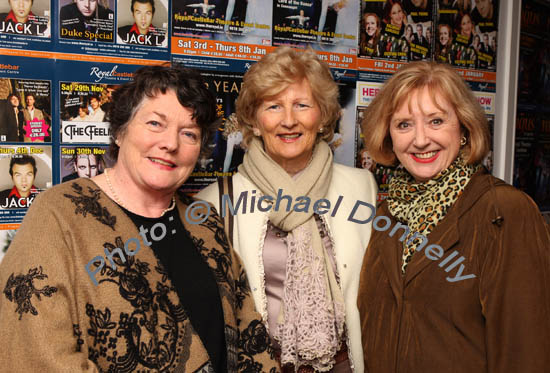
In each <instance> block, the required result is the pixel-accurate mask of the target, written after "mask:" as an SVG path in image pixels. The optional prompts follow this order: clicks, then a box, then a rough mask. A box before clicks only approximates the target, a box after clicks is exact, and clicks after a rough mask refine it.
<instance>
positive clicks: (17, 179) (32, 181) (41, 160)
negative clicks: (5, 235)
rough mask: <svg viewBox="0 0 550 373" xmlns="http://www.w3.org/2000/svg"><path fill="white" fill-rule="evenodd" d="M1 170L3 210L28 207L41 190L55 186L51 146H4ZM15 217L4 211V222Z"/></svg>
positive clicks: (0, 206)
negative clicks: (5, 213)
mask: <svg viewBox="0 0 550 373" xmlns="http://www.w3.org/2000/svg"><path fill="white" fill-rule="evenodd" d="M0 174H1V175H3V176H2V178H0V210H12V209H27V208H28V207H29V206H30V205H31V204H32V202H33V201H34V198H35V197H36V196H37V195H38V194H39V193H40V192H42V191H44V190H46V189H47V188H50V187H51V186H52V150H51V147H50V146H47V145H4V146H0ZM23 213H24V212H23ZM13 217H14V216H12V214H8V215H4V214H2V215H0V223H11V221H7V220H9V219H10V218H13ZM4 218H5V219H4Z"/></svg>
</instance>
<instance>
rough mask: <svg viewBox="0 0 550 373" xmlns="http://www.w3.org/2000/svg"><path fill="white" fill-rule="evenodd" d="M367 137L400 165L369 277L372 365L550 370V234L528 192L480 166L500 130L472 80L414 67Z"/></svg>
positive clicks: (366, 299)
mask: <svg viewBox="0 0 550 373" xmlns="http://www.w3.org/2000/svg"><path fill="white" fill-rule="evenodd" d="M363 133H364V136H365V142H366V147H367V148H368V149H369V152H370V153H371V155H372V157H373V158H374V160H375V161H376V162H378V163H381V164H383V165H388V166H389V165H397V164H399V165H400V166H401V167H400V169H398V171H396V172H395V174H394V175H393V178H392V179H391V181H390V183H389V193H388V198H387V199H386V200H384V201H383V202H382V204H381V205H380V206H379V208H378V210H377V213H376V215H377V217H376V218H375V219H374V220H373V227H374V230H375V232H374V233H373V236H372V239H371V241H370V242H371V243H370V245H369V247H368V249H367V253H366V254H365V257H364V261H363V268H362V270H361V279H360V288H359V297H358V307H359V312H360V314H361V332H362V341H363V349H364V357H365V369H366V370H368V371H369V372H388V373H389V372H396V371H399V372H488V373H496V372H498V373H502V372H505V373H506V372H542V371H546V370H548V366H549V365H550V355H549V354H548V351H550V324H549V323H548V311H549V310H550V233H549V232H548V231H547V229H546V227H545V224H544V221H543V220H542V217H541V214H540V212H539V211H538V208H537V206H536V205H535V204H534V202H533V201H532V200H531V199H530V198H529V197H528V196H527V195H525V194H524V193H522V192H520V191H518V190H516V189H515V188H513V187H512V186H510V185H508V184H506V183H505V182H503V181H502V180H499V179H497V178H495V177H493V176H491V175H490V174H489V173H488V172H487V170H486V169H485V168H484V167H483V166H482V165H481V161H482V159H483V157H484V156H485V155H486V154H487V152H488V151H489V144H490V136H489V130H488V126H487V120H486V119H485V115H484V112H483V110H482V108H481V107H480V105H479V104H478V102H477V99H476V98H475V96H474V95H473V93H472V92H471V90H470V89H469V88H468V86H467V84H466V83H465V82H464V81H463V80H462V78H461V77H460V76H459V75H458V74H457V73H456V72H455V71H454V70H453V69H452V68H451V67H449V66H448V65H446V64H436V63H430V62H414V63H410V64H408V65H405V66H403V67H402V68H400V69H399V70H398V71H397V72H396V74H395V75H394V76H393V77H392V78H390V79H389V80H388V81H387V82H386V84H385V85H384V87H383V88H382V89H381V90H380V92H379V93H378V95H377V96H376V98H375V99H374V100H373V101H372V103H371V104H370V105H369V107H368V109H367V111H366V113H365V119H364V121H363ZM422 250H424V252H422ZM426 351H429V353H426Z"/></svg>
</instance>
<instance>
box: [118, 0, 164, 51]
mask: <svg viewBox="0 0 550 373" xmlns="http://www.w3.org/2000/svg"><path fill="white" fill-rule="evenodd" d="M117 3H118V4H117V7H118V8H117V9H118V14H117V16H118V17H117V18H118V19H117V25H118V29H117V38H116V40H117V43H119V44H131V45H139V46H144V47H164V48H166V47H168V35H167V32H168V2H167V0H156V1H155V0H144V1H135V2H134V3H133V5H132V2H131V0H118V2H117Z"/></svg>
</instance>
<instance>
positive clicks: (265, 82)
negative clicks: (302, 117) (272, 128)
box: [236, 47, 341, 147]
mask: <svg viewBox="0 0 550 373" xmlns="http://www.w3.org/2000/svg"><path fill="white" fill-rule="evenodd" d="M302 79H306V80H307V81H308V83H309V85H310V87H311V92H312V95H313V99H314V100H315V102H316V103H317V105H319V109H320V111H321V116H320V117H321V128H322V129H323V131H322V133H320V134H318V136H317V140H321V139H322V140H325V141H327V142H330V141H331V140H332V137H333V136H334V129H335V127H336V122H337V120H338V118H339V117H340V112H341V107H340V104H339V103H338V86H337V85H336V83H335V82H334V79H333V78H332V74H331V73H330V69H329V67H328V65H327V64H326V63H325V62H323V61H321V60H319V58H318V57H317V55H316V54H315V52H314V51H313V50H312V49H311V48H308V49H306V50H304V51H297V50H294V49H292V48H290V47H279V48H277V49H275V51H273V52H272V53H270V54H268V55H266V56H264V57H263V58H262V59H261V60H260V61H258V62H257V63H255V64H254V65H252V67H251V68H250V69H249V70H248V71H247V72H246V74H245V75H244V78H243V85H242V89H241V92H240V94H239V97H238V98H237V101H236V115H237V121H238V127H239V130H240V131H241V133H242V135H243V142H242V145H243V146H244V147H247V146H248V144H249V143H250V139H251V138H252V137H253V136H254V135H253V133H252V129H253V128H254V127H255V126H257V124H258V119H257V111H258V108H259V107H260V105H261V103H262V102H263V101H264V100H266V99H271V98H273V97H275V96H277V95H278V94H279V93H281V92H283V91H284V90H285V89H287V87H288V86H289V85H291V84H294V83H299V82H301V81H302Z"/></svg>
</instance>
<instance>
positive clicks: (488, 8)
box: [435, 0, 498, 71]
mask: <svg viewBox="0 0 550 373" xmlns="http://www.w3.org/2000/svg"><path fill="white" fill-rule="evenodd" d="M438 6H439V7H438V12H437V25H436V39H437V42H436V50H435V60H436V61H440V62H445V63H449V64H451V65H453V66H459V67H463V68H471V69H478V70H490V71H495V69H496V55H497V45H496V41H497V31H498V0H482V1H476V2H474V3H472V2H471V1H451V0H439V4H438Z"/></svg>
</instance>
